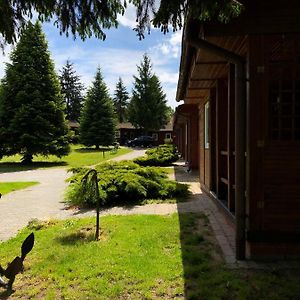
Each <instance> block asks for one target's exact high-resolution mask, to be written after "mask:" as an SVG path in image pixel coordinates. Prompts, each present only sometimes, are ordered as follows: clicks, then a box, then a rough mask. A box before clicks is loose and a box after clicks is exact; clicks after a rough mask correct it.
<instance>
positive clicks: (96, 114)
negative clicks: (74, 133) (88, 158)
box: [79, 68, 116, 149]
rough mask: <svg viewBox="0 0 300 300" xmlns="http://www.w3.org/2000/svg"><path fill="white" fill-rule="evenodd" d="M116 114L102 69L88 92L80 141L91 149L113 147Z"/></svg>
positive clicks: (81, 122) (81, 119) (81, 123)
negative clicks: (91, 147) (93, 147)
mask: <svg viewBox="0 0 300 300" xmlns="http://www.w3.org/2000/svg"><path fill="white" fill-rule="evenodd" d="M115 123H116V121H115V113H114V108H113V102H112V100H111V98H110V97H109V95H108V90H107V87H106V85H105V83H104V81H103V78H102V75H101V71H100V68H98V70H97V73H96V76H95V80H94V82H93V84H92V87H91V88H90V89H89V90H88V92H87V97H86V100H85V103H84V106H83V110H82V115H81V118H80V127H79V132H80V140H81V142H82V144H84V145H86V146H88V147H90V146H93V145H95V146H96V148H97V149H98V148H99V146H100V145H102V146H108V145H111V144H112V143H113V142H114V140H115V125H116V124H115Z"/></svg>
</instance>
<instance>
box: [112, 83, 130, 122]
mask: <svg viewBox="0 0 300 300" xmlns="http://www.w3.org/2000/svg"><path fill="white" fill-rule="evenodd" d="M128 100H129V95H128V92H127V90H126V87H125V86H124V83H123V81H122V78H121V77H119V81H118V82H117V84H116V90H115V96H114V98H113V101H114V106H115V110H116V113H117V116H118V121H119V122H121V123H122V122H125V121H126V120H127V105H128Z"/></svg>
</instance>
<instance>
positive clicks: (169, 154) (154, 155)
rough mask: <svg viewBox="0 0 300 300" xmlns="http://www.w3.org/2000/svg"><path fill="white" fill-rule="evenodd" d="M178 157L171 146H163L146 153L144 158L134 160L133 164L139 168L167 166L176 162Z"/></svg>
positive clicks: (174, 148)
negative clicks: (139, 166)
mask: <svg viewBox="0 0 300 300" xmlns="http://www.w3.org/2000/svg"><path fill="white" fill-rule="evenodd" d="M178 159H179V156H178V154H177V149H176V147H175V146H174V145H173V144H164V145H160V146H158V147H156V148H152V149H149V150H147V151H146V156H144V157H141V158H136V159H135V160H134V162H135V163H137V164H139V165H141V166H161V167H163V166H169V165H171V164H172V163H173V162H175V161H177V160H178Z"/></svg>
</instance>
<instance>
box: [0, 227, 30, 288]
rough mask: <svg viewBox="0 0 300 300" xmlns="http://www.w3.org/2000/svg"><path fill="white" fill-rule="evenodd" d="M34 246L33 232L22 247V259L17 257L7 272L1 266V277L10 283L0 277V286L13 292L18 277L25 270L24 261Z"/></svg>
mask: <svg viewBox="0 0 300 300" xmlns="http://www.w3.org/2000/svg"><path fill="white" fill-rule="evenodd" d="M33 245H34V234H33V232H32V233H31V234H29V236H28V237H27V238H26V239H25V240H24V242H23V244H22V246H21V257H19V256H17V257H16V258H15V259H14V260H13V261H12V262H11V263H9V264H8V265H7V268H6V270H4V269H3V268H2V267H1V266H0V275H1V276H5V277H6V278H7V279H8V283H5V282H4V280H3V279H2V278H1V277H0V286H2V287H4V288H7V289H8V290H12V285H13V283H14V281H15V278H16V275H17V274H19V273H20V272H22V271H23V270H24V265H23V261H24V259H25V257H26V255H27V254H28V253H29V252H30V251H31V250H32V248H33Z"/></svg>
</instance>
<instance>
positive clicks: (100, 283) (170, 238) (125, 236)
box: [0, 215, 183, 299]
mask: <svg viewBox="0 0 300 300" xmlns="http://www.w3.org/2000/svg"><path fill="white" fill-rule="evenodd" d="M93 223H94V220H93V219H84V220H68V221H63V222H57V223H55V222H54V223H51V222H50V224H47V225H46V226H45V227H44V228H41V229H40V230H38V231H36V232H35V236H36V244H35V246H34V248H33V251H32V252H31V253H30V254H29V255H28V257H27V258H26V260H25V268H26V270H25V272H24V273H23V274H20V275H19V276H18V277H17V279H16V282H15V285H14V288H15V290H16V292H15V293H14V295H13V296H14V298H15V299H18V298H19V299H28V298H32V299H153V298H157V299H162V298H164V297H167V298H168V299H174V298H176V297H177V296H179V295H180V293H182V292H183V273H182V271H183V269H182V265H181V253H180V247H179V244H178V217H177V216H176V215H173V216H167V217H160V216H109V217H102V218H101V228H102V232H101V240H100V241H99V242H96V241H94V240H93V238H94V228H93V225H92V224H93ZM32 227H34V228H36V227H39V226H36V224H34V226H32ZM29 233H30V229H26V230H23V231H22V233H21V234H19V235H18V236H17V238H15V239H12V240H10V241H8V242H6V243H2V244H0V245H1V247H0V263H1V265H4V264H5V263H6V262H7V261H9V260H11V259H13V257H14V255H18V254H19V251H20V245H21V243H22V241H23V239H24V238H25V237H26V236H27V235H28V234H29ZM4 293H5V292H4ZM4 293H3V294H2V295H1V292H0V298H1V296H4Z"/></svg>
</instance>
